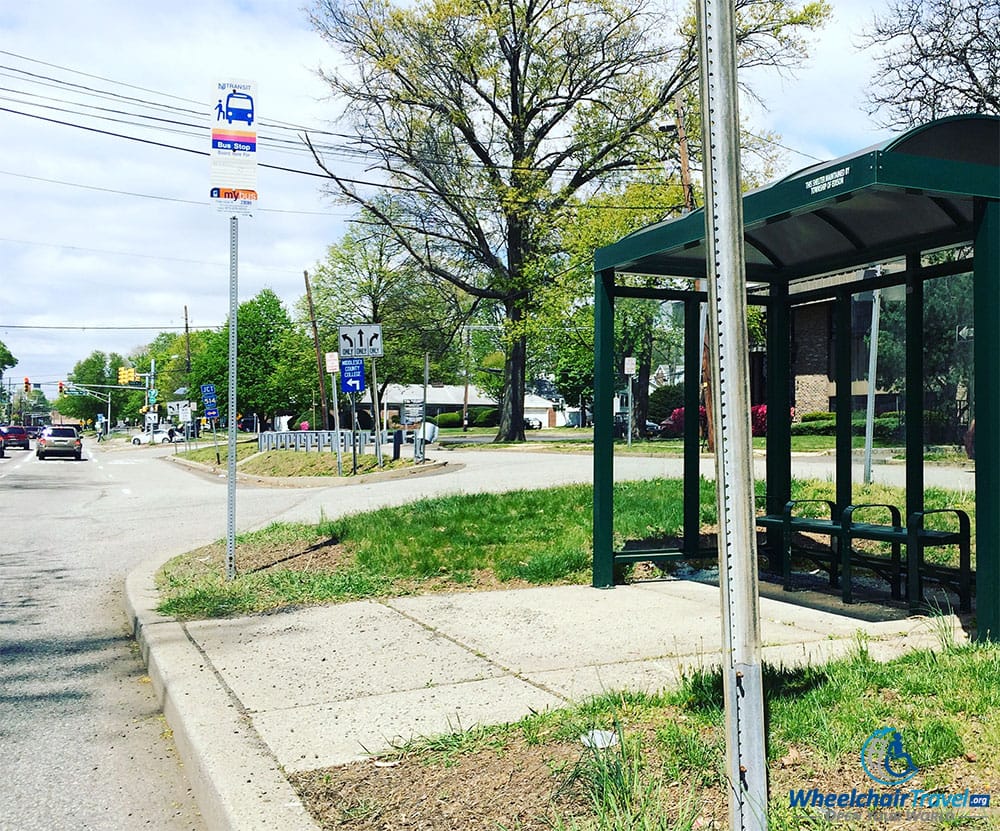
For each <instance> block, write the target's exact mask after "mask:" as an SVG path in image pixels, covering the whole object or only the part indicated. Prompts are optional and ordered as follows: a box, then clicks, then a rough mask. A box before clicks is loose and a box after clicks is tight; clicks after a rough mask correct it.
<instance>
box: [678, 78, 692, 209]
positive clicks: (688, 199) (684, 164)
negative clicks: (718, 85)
mask: <svg viewBox="0 0 1000 831" xmlns="http://www.w3.org/2000/svg"><path fill="white" fill-rule="evenodd" d="M674 109H675V110H676V111H677V122H676V123H677V148H678V151H679V152H680V157H681V187H682V188H683V189H684V213H691V211H693V210H694V188H693V187H692V186H691V163H690V160H689V157H688V140H687V130H686V128H685V126H684V100H683V99H682V98H681V97H680V96H679V95H678V96H677V97H676V98H675V99H674Z"/></svg>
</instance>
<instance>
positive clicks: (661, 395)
mask: <svg viewBox="0 0 1000 831" xmlns="http://www.w3.org/2000/svg"><path fill="white" fill-rule="evenodd" d="M683 406H684V384H682V383H681V384H666V385H664V386H662V387H657V388H656V389H655V390H653V391H652V392H651V393H650V394H649V419H650V421H655V422H656V423H657V424H659V423H660V422H661V421H663V420H665V419H666V418H667V416H669V415H670V414H671V413H673V412H674V410H676V409H677V408H678V407H681V408H683Z"/></svg>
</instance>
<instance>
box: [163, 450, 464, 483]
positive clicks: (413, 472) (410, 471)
mask: <svg viewBox="0 0 1000 831" xmlns="http://www.w3.org/2000/svg"><path fill="white" fill-rule="evenodd" d="M163 458H165V459H167V460H169V461H170V462H172V463H173V464H175V465H180V466H181V467H185V468H187V469H188V470H194V471H198V472H200V473H209V474H212V475H213V476H220V477H222V478H225V477H226V475H227V473H228V470H227V469H226V468H221V467H218V466H216V465H206V464H203V463H201V462H192V461H191V460H189V459H181V458H179V457H178V456H174V455H170V456H164V457H163ZM463 467H464V465H461V464H458V465H456V464H455V463H453V462H426V463H425V464H422V465H421V466H420V467H414V468H400V469H398V470H385V471H375V472H373V473H362V474H359V475H358V476H350V477H330V476H262V475H259V474H256V473H241V472H240V471H239V470H237V471H236V481H237V482H242V483H244V484H259V485H270V486H273V487H286V488H337V487H349V486H351V485H370V484H372V483H373V482H386V481H390V480H394V479H409V478H419V477H422V476H433V475H435V474H438V473H443V472H445V469H446V468H448V469H449V470H461V469H462V468H463Z"/></svg>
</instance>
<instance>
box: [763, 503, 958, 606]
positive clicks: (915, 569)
mask: <svg viewBox="0 0 1000 831" xmlns="http://www.w3.org/2000/svg"><path fill="white" fill-rule="evenodd" d="M808 504H822V505H825V506H826V507H827V510H828V512H829V518H825V517H812V516H803V515H802V514H799V513H796V511H797V509H799V508H800V506H803V505H808ZM859 512H860V514H859ZM872 512H880V513H881V514H882V516H885V515H886V514H887V515H888V520H889V524H880V523H877V522H867V521H866V522H859V521H858V518H860V517H864V518H865V519H874V518H875V517H872V516H871V513H872ZM934 514H954V515H955V516H956V518H957V520H958V530H957V531H942V530H937V529H933V528H927V527H926V525H925V520H926V518H927V517H928V516H931V515H934ZM856 515H857V516H856ZM757 524H758V525H759V526H761V527H763V528H775V527H780V528H781V531H782V535H781V544H782V549H783V556H782V557H781V562H782V579H783V583H784V588H785V589H786V590H787V589H789V588H791V582H792V569H791V555H792V548H793V545H792V541H793V537H794V535H795V534H796V533H805V534H817V535H820V536H826V537H829V539H830V544H829V546H828V547H825V548H824V547H817V548H804V547H799V548H796V549H795V551H796V553H797V554H798V555H800V556H802V557H805V558H807V559H809V560H811V561H812V562H814V563H815V564H816V565H817V566H819V567H820V568H822V569H823V570H825V571H826V572H828V573H829V575H830V585H831V586H834V587H836V586H837V585H838V584H839V586H840V588H841V595H842V597H843V600H844V603H852V602H853V600H854V596H853V586H852V579H851V578H852V571H853V569H854V568H855V567H857V568H865V569H868V570H869V571H872V572H874V573H875V574H877V575H879V576H880V577H882V578H883V579H884V580H886V581H887V582H888V583H889V588H890V592H891V595H892V598H893V599H894V600H901V599H902V593H903V581H904V576H905V580H906V599H907V602H908V604H909V607H910V611H911V612H916V611H918V610H919V609H920V606H921V604H922V602H923V580H924V578H925V577H929V578H931V579H934V580H936V581H938V582H939V583H941V584H943V585H946V586H948V587H949V588H951V589H953V590H954V591H955V593H956V594H957V595H958V598H959V607H960V609H961V611H963V612H968V611H971V609H972V579H973V572H972V553H971V542H970V538H971V533H970V522H969V516H968V514H966V513H965V511H961V510H958V509H956V508H941V509H938V510H932V511H916V512H914V513H913V514H911V515H910V518H909V522H908V523H907V525H906V527H904V526H903V522H902V513H901V512H900V510H899V509H898V508H896V507H895V506H894V505H886V504H882V503H869V504H863V505H849V506H848V507H847V508H845V509H844V511H843V512H842V513H841V514H840V516H839V517H838V516H837V508H836V505H835V504H834V503H833V502H831V501H830V500H826V499H799V500H791V501H790V502H788V503H787V504H786V505H785V508H784V511H783V512H782V514H781V515H773V514H772V515H765V516H759V517H757ZM855 540H870V541H876V542H884V543H888V544H889V546H890V551H889V556H888V557H887V556H885V555H881V554H873V553H869V552H866V551H864V550H859V549H857V548H855V547H854V541H855ZM903 545H905V546H906V558H905V560H904V559H903V556H902V546H903ZM943 545H957V546H958V547H959V567H958V568H957V569H955V568H953V567H950V566H941V565H937V564H936V563H928V562H927V561H926V560H925V558H924V550H925V549H926V548H929V547H937V546H943Z"/></svg>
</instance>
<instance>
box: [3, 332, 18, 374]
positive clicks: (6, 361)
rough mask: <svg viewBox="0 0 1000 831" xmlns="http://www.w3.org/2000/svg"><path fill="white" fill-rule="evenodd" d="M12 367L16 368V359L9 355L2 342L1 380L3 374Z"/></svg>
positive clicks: (9, 352)
mask: <svg viewBox="0 0 1000 831" xmlns="http://www.w3.org/2000/svg"><path fill="white" fill-rule="evenodd" d="M12 366H17V358H15V357H14V356H13V354H11V351H10V350H9V349H8V348H7V345H6V344H5V343H4V342H3V341H0V378H3V374H4V372H6V371H7V370H8V369H10V368H11V367H12Z"/></svg>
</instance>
